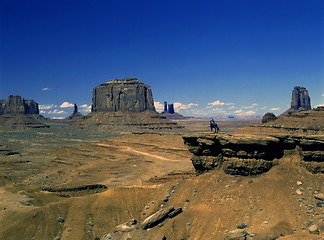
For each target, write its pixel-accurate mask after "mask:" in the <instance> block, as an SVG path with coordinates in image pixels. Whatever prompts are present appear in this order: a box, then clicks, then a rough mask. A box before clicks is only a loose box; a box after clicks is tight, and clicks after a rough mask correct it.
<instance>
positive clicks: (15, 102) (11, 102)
mask: <svg viewBox="0 0 324 240" xmlns="http://www.w3.org/2000/svg"><path fill="white" fill-rule="evenodd" d="M2 114H39V108H38V103H37V102H35V101H34V100H25V99H23V98H21V96H14V95H10V96H9V97H8V99H5V100H0V115H2Z"/></svg>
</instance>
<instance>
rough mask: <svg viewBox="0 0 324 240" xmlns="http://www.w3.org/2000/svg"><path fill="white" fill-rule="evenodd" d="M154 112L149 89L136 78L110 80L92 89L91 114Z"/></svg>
mask: <svg viewBox="0 0 324 240" xmlns="http://www.w3.org/2000/svg"><path fill="white" fill-rule="evenodd" d="M146 110H152V111H155V108H154V102H153V97H152V91H151V88H150V87H149V86H148V85H146V84H144V83H142V82H140V81H138V80H137V79H136V78H125V79H115V80H110V81H108V82H106V83H103V84H100V85H99V86H97V87H95V88H94V89H93V97H92V112H117V111H127V112H143V111H146Z"/></svg>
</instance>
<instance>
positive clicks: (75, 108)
mask: <svg viewBox="0 0 324 240" xmlns="http://www.w3.org/2000/svg"><path fill="white" fill-rule="evenodd" d="M82 117H83V115H82V114H81V113H80V112H78V106H77V105H76V104H74V106H73V112H72V114H71V115H70V116H68V117H66V118H65V119H66V120H76V119H79V118H82Z"/></svg>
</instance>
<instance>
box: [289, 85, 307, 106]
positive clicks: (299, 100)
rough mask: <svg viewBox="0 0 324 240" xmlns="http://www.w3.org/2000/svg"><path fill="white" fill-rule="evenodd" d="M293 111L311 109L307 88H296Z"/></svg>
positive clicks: (293, 92) (292, 104) (293, 94)
mask: <svg viewBox="0 0 324 240" xmlns="http://www.w3.org/2000/svg"><path fill="white" fill-rule="evenodd" d="M291 109H292V110H294V111H298V110H310V109H311V101H310V97H309V95H308V91H307V90H306V88H304V87H301V86H296V87H295V88H294V90H293V91H292V98H291Z"/></svg>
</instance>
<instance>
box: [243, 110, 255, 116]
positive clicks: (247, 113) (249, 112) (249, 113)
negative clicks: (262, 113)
mask: <svg viewBox="0 0 324 240" xmlns="http://www.w3.org/2000/svg"><path fill="white" fill-rule="evenodd" d="M254 114H255V112H254V111H252V110H250V111H247V112H246V113H245V114H244V115H254Z"/></svg>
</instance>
